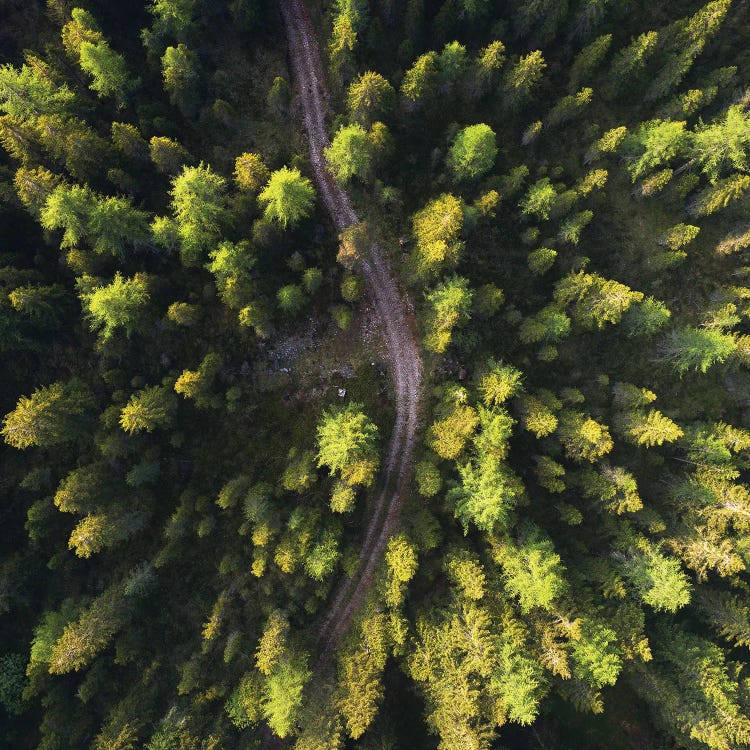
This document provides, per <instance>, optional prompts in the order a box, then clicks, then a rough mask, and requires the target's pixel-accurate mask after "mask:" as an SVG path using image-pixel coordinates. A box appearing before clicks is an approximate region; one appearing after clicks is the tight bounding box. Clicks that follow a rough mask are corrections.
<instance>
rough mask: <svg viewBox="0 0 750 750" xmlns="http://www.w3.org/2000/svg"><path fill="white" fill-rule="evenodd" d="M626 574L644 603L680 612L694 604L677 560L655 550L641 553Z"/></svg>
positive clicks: (636, 554) (668, 610) (630, 562)
mask: <svg viewBox="0 0 750 750" xmlns="http://www.w3.org/2000/svg"><path fill="white" fill-rule="evenodd" d="M625 571H626V575H627V576H628V578H629V579H630V580H631V581H632V583H633V585H634V586H635V587H636V589H637V590H638V592H639V594H640V596H641V597H642V598H643V601H644V602H646V604H648V605H649V606H651V607H653V608H654V609H655V610H657V611H665V612H676V611H677V610H678V609H680V608H682V607H684V606H685V605H687V604H688V603H689V602H690V590H691V587H690V583H689V581H688V578H687V576H686V575H685V573H684V572H683V571H682V569H681V568H680V563H679V561H678V560H676V559H675V558H673V557H667V556H666V555H663V554H662V553H661V552H659V551H658V550H653V549H647V550H646V551H645V552H641V551H637V552H635V553H634V554H633V556H632V557H630V558H629V559H628V560H627V561H626V563H625Z"/></svg>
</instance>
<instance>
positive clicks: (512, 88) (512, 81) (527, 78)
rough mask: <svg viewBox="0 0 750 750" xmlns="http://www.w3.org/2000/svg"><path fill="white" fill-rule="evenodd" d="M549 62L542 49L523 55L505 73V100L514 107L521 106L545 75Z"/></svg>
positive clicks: (509, 105)
mask: <svg viewBox="0 0 750 750" xmlns="http://www.w3.org/2000/svg"><path fill="white" fill-rule="evenodd" d="M546 67H547V63H546V62H545V61H544V56H543V55H542V53H541V51H540V50H534V51H533V52H529V54H528V55H525V56H523V57H521V58H520V59H519V60H518V62H517V63H516V64H515V65H513V67H511V68H510V69H509V70H508V72H507V73H506V75H505V80H504V82H503V91H504V102H505V105H506V106H507V107H510V108H512V109H515V108H518V107H520V106H521V105H522V104H524V103H525V102H526V101H528V99H530V98H531V95H532V93H533V91H534V89H535V88H536V87H537V86H538V85H539V83H540V82H541V80H542V77H543V76H544V71H545V69H546Z"/></svg>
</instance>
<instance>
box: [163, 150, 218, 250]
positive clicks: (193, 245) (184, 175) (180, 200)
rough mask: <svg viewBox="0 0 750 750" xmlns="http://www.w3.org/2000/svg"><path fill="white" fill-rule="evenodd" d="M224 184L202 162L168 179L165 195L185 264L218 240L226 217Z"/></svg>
mask: <svg viewBox="0 0 750 750" xmlns="http://www.w3.org/2000/svg"><path fill="white" fill-rule="evenodd" d="M225 185H226V181H225V180H224V178H223V177H221V176H219V175H217V174H216V173H215V172H213V171H211V168H210V167H206V166H204V165H203V164H201V165H199V166H197V167H184V168H183V170H182V172H181V173H180V174H179V175H178V176H177V177H175V178H174V180H172V189H171V190H170V192H169V195H170V197H171V199H172V202H171V207H172V213H173V215H174V218H175V221H176V222H177V233H178V236H179V238H180V253H181V256H182V260H183V262H184V263H185V265H196V264H197V263H198V262H199V260H200V259H201V258H202V257H203V256H204V254H205V253H206V252H207V251H208V250H210V249H211V246H212V245H213V244H214V243H215V242H216V241H217V240H218V239H219V237H220V234H221V227H222V223H223V221H224V219H225V216H226V199H225V197H224V188H225Z"/></svg>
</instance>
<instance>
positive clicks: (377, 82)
mask: <svg viewBox="0 0 750 750" xmlns="http://www.w3.org/2000/svg"><path fill="white" fill-rule="evenodd" d="M395 102H396V92H395V91H394V90H393V86H391V84H390V83H388V81H387V80H386V79H385V78H383V76H382V75H380V73H376V72H374V71H372V70H368V71H367V72H365V73H362V74H361V75H360V76H358V78H357V80H355V81H352V82H351V83H350V84H349V90H348V92H347V106H348V107H349V114H350V116H351V118H352V119H353V120H355V121H356V122H358V123H359V124H360V125H362V126H364V127H369V126H370V125H372V123H373V122H375V120H378V119H380V118H381V117H382V116H383V115H386V114H388V112H389V111H390V110H391V109H392V108H393V106H394V104H395Z"/></svg>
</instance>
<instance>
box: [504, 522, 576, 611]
mask: <svg viewBox="0 0 750 750" xmlns="http://www.w3.org/2000/svg"><path fill="white" fill-rule="evenodd" d="M495 555H496V557H497V559H498V561H499V562H500V564H501V565H502V568H503V583H504V585H505V587H506V588H507V589H508V591H509V592H510V594H511V595H512V596H514V597H517V598H518V602H519V606H520V607H521V611H522V612H529V611H530V610H532V609H534V608H535V607H539V608H541V609H546V610H549V609H551V608H552V603H553V602H554V600H555V599H557V598H558V597H559V596H560V595H561V594H562V593H563V592H564V590H565V578H564V572H565V568H564V566H563V565H562V564H561V561H560V556H559V555H558V554H557V553H556V552H555V549H554V547H553V545H552V542H551V541H550V540H549V539H544V538H542V537H540V536H539V534H538V532H531V533H529V534H528V536H527V537H526V538H525V539H523V541H522V542H521V543H520V544H519V545H518V546H516V545H514V544H513V543H512V542H509V543H505V544H502V543H501V544H500V545H499V546H498V549H497V550H496V552H495Z"/></svg>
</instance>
